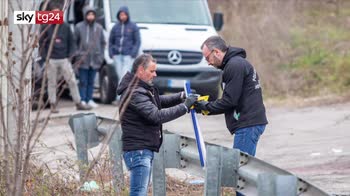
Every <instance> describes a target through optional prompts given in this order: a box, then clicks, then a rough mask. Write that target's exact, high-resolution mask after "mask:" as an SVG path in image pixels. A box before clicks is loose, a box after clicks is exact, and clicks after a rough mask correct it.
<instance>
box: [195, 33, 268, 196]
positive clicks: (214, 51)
mask: <svg viewBox="0 0 350 196" xmlns="http://www.w3.org/2000/svg"><path fill="white" fill-rule="evenodd" d="M201 49H202V53H203V56H204V57H205V59H206V60H207V62H208V64H209V65H212V66H213V67H215V68H217V69H221V70H222V71H223V76H222V86H223V95H222V98H221V99H217V100H215V101H211V102H207V101H200V102H198V103H196V106H195V109H196V111H197V112H202V111H208V112H209V115H216V114H223V113H224V114H225V120H226V126H227V128H228V130H229V131H230V133H231V134H235V137H234V143H233V148H237V149H239V150H240V151H243V152H246V153H248V154H250V155H252V156H255V152H256V147H257V144H258V140H259V138H260V135H261V134H263V132H264V130H265V127H266V124H267V123H268V122H267V118H266V112H265V106H264V103H263V98H262V91H261V85H260V81H259V76H258V74H257V72H256V70H255V68H254V67H253V66H252V65H251V64H250V63H249V62H248V61H247V60H246V59H245V58H246V52H245V50H244V49H242V48H236V47H229V46H227V45H226V43H225V41H224V40H223V39H222V38H221V37H219V36H212V37H209V38H208V39H207V40H205V41H204V43H203V44H202V46H201ZM237 195H241V194H240V193H237Z"/></svg>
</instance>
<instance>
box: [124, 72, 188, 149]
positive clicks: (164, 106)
mask: <svg viewBox="0 0 350 196" xmlns="http://www.w3.org/2000/svg"><path fill="white" fill-rule="evenodd" d="M130 92H132V94H131V95H130ZM117 93H118V95H121V104H120V107H119V110H120V111H119V113H120V115H121V116H120V119H121V127H122V131H123V134H122V141H123V150H124V151H131V150H143V149H148V150H151V151H156V152H158V151H159V148H160V146H161V144H162V124H163V123H165V122H168V121H171V120H174V119H176V118H178V117H180V116H182V115H184V114H186V112H187V108H186V106H185V105H184V104H183V103H182V98H181V93H176V94H172V95H161V96H160V95H159V93H158V90H157V88H155V87H154V86H152V85H150V84H148V83H146V82H144V81H142V80H139V79H138V78H137V77H136V76H135V75H134V74H131V73H130V72H128V73H126V74H125V75H124V77H123V78H122V81H121V83H120V85H119V86H118V90H117ZM129 98H130V99H129ZM123 108H125V111H124V112H123V113H122V111H121V110H122V109H123Z"/></svg>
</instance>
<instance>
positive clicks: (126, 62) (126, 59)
mask: <svg viewBox="0 0 350 196" xmlns="http://www.w3.org/2000/svg"><path fill="white" fill-rule="evenodd" d="M113 61H114V68H115V71H116V73H117V76H118V84H120V82H121V81H122V78H123V76H124V75H125V74H126V73H127V72H128V71H131V69H132V64H133V63H134V59H133V58H132V57H131V56H130V55H120V54H118V55H114V56H113ZM119 99H120V96H118V93H117V97H116V98H115V100H119Z"/></svg>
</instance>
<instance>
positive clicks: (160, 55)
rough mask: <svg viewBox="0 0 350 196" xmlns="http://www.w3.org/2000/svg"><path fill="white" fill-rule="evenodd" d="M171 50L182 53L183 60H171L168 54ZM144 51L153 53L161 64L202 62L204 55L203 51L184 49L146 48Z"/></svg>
mask: <svg viewBox="0 0 350 196" xmlns="http://www.w3.org/2000/svg"><path fill="white" fill-rule="evenodd" d="M171 51H177V52H179V53H180V55H181V61H180V62H179V63H174V61H173V62H170V60H169V58H168V55H169V52H171ZM143 52H144V53H148V54H151V55H152V56H153V58H155V59H156V60H157V63H159V64H169V65H191V64H198V63H199V62H201V60H202V58H203V55H202V53H201V52H193V51H182V50H144V51H143Z"/></svg>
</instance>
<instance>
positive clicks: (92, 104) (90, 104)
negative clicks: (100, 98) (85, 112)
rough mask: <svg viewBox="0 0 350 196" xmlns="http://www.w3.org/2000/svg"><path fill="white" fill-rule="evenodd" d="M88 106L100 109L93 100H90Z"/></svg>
mask: <svg viewBox="0 0 350 196" xmlns="http://www.w3.org/2000/svg"><path fill="white" fill-rule="evenodd" d="M87 104H88V105H89V106H91V107H92V108H97V107H98V105H97V104H96V103H95V102H94V101H93V100H90V101H89V102H88V103H87Z"/></svg>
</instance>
